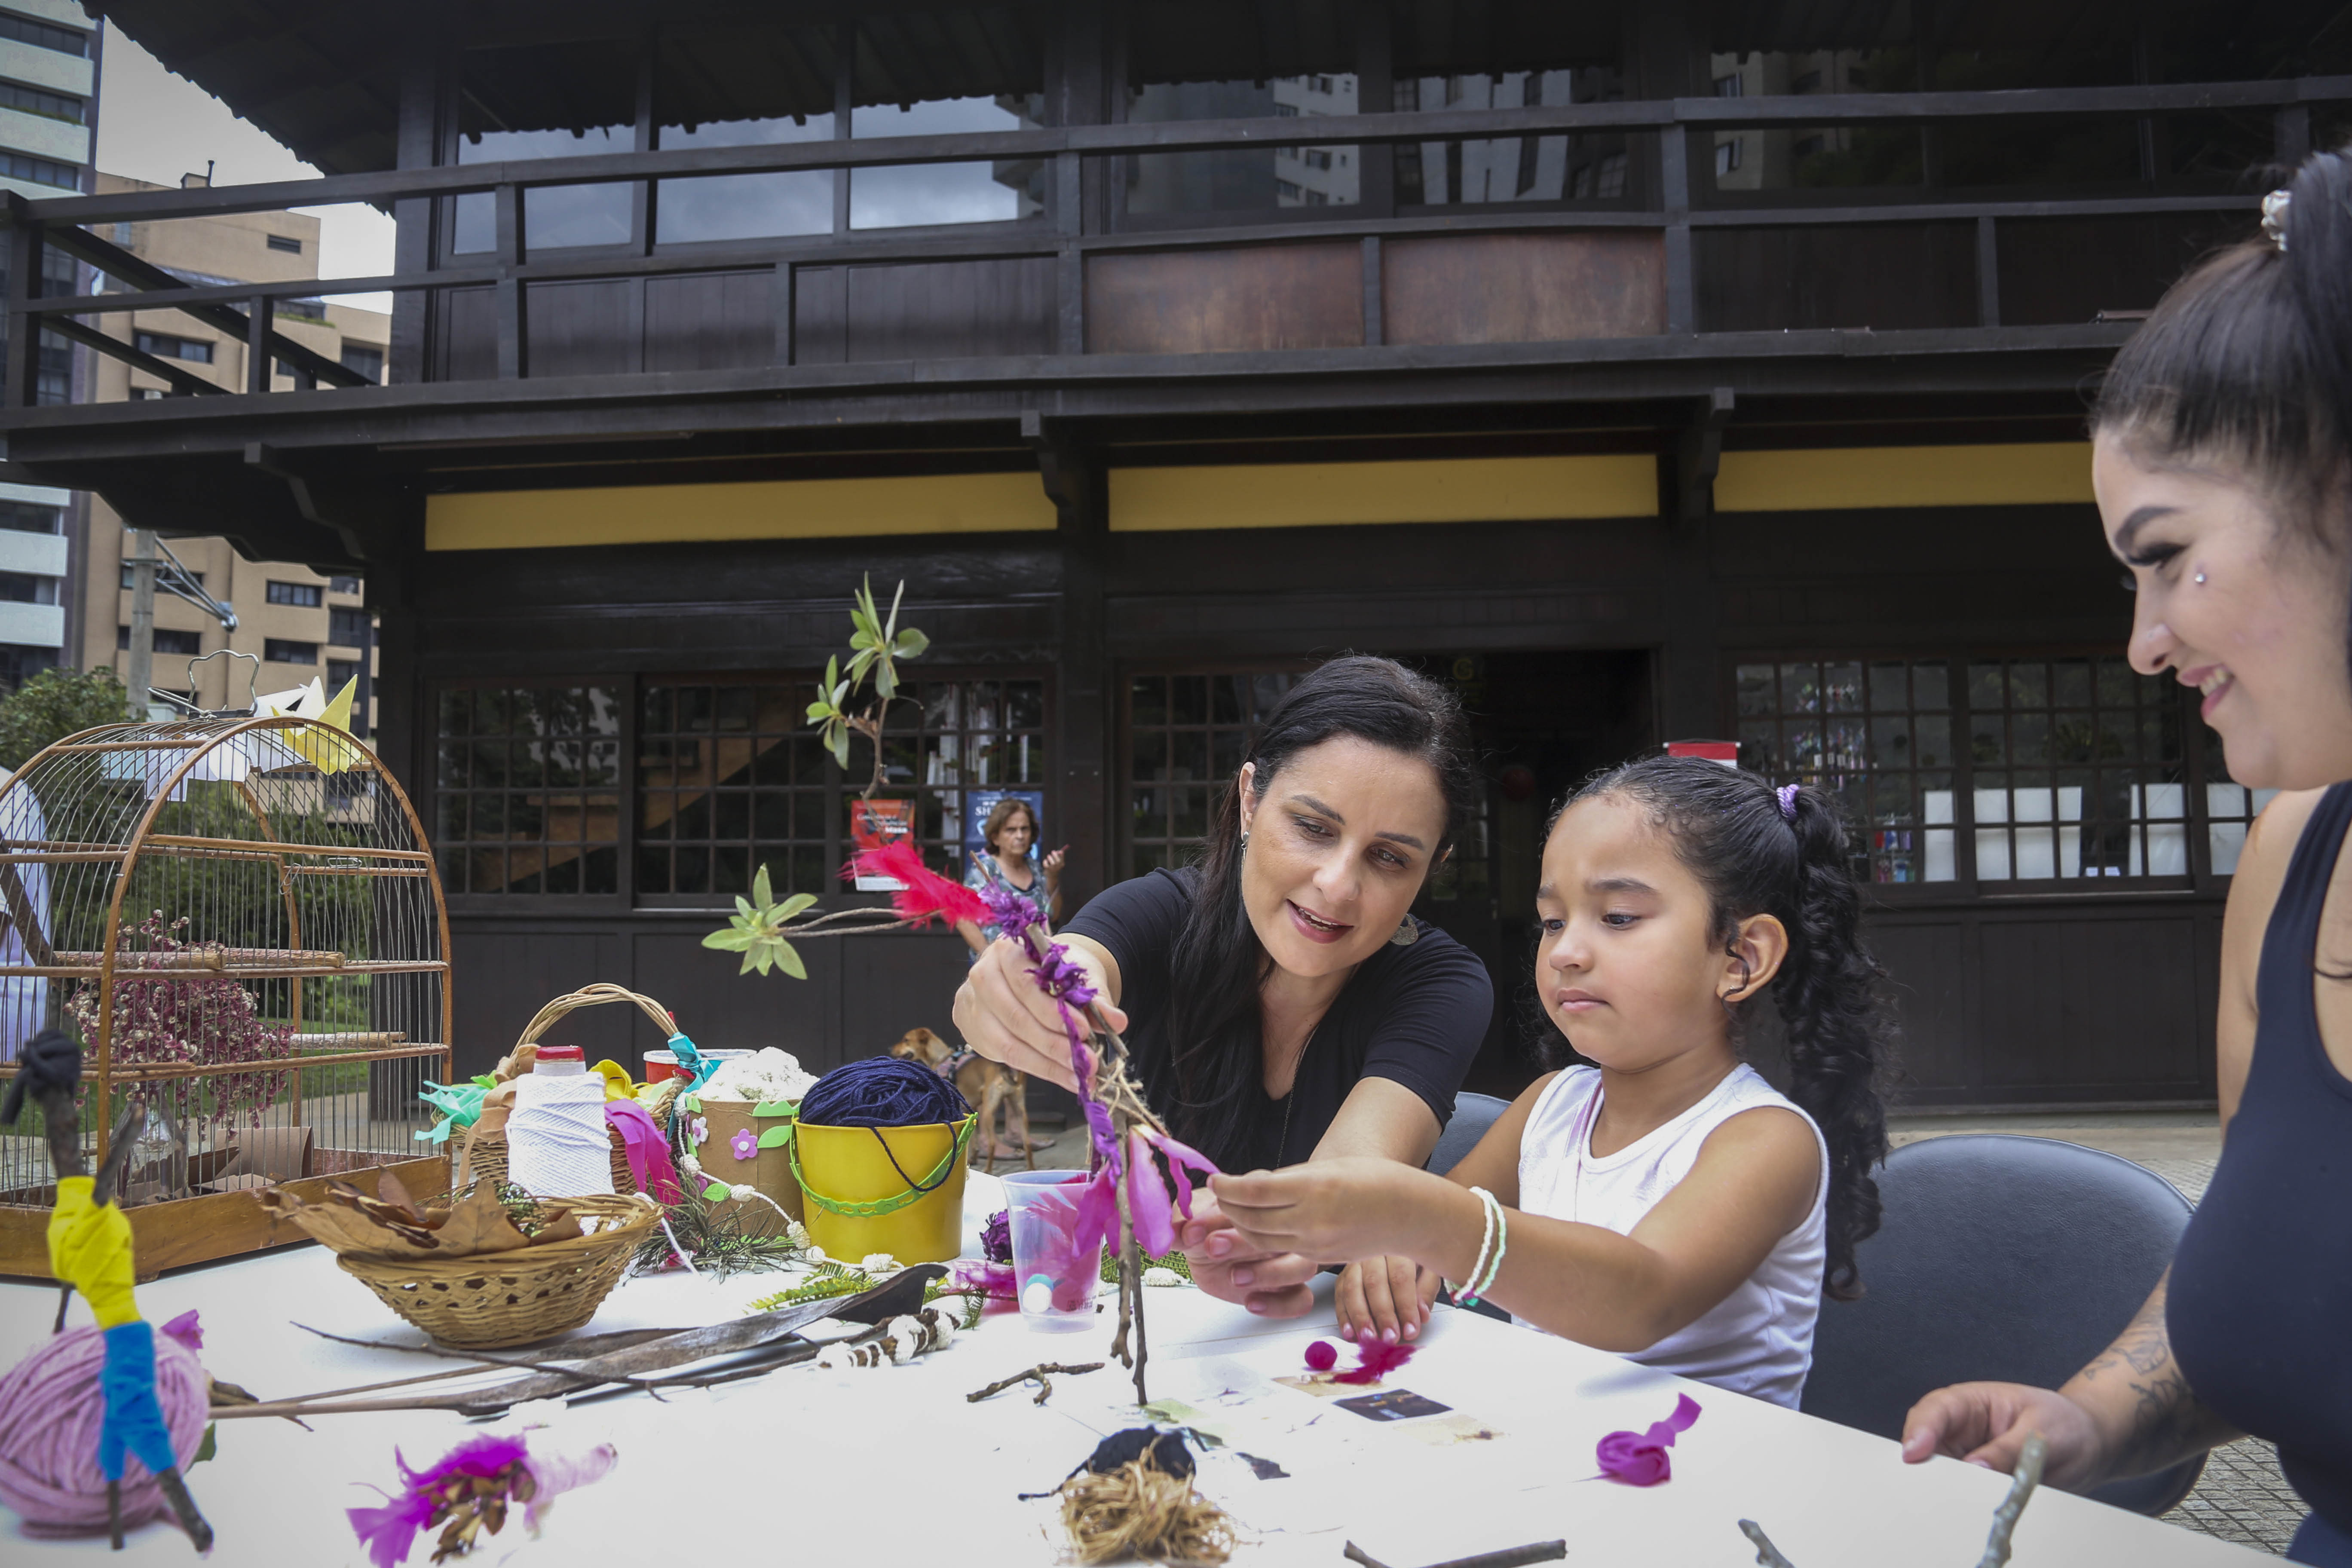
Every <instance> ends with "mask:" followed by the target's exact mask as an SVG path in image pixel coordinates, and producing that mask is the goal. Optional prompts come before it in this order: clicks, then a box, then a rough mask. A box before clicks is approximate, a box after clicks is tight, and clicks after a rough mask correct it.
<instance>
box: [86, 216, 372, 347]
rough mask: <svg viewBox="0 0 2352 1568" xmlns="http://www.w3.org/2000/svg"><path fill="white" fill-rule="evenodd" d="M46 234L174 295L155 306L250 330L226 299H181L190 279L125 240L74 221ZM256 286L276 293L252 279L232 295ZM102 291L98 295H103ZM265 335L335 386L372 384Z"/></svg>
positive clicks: (228, 331) (214, 325)
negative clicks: (113, 238) (141, 254)
mask: <svg viewBox="0 0 2352 1568" xmlns="http://www.w3.org/2000/svg"><path fill="white" fill-rule="evenodd" d="M43 235H44V237H45V238H46V240H47V243H48V244H50V245H53V246H55V247H58V249H59V250H62V251H64V252H65V253H66V254H67V255H68V256H70V257H72V258H74V259H75V260H77V261H86V262H88V263H89V265H90V266H92V267H95V268H98V269H99V270H100V271H101V272H103V273H105V274H106V275H107V276H108V277H110V278H120V279H123V280H124V281H125V282H128V283H136V284H137V285H139V287H140V288H141V289H144V290H146V291H147V292H149V293H152V294H163V295H167V296H172V298H171V299H170V300H169V302H168V303H166V304H163V305H159V306H156V307H154V308H155V309H158V310H184V311H186V312H187V313H188V314H189V315H190V316H193V317H194V318H195V319H196V320H197V321H202V322H203V323H204V324H205V326H207V327H210V328H211V329H212V330H213V331H216V332H219V333H221V334H222V335H223V336H225V337H231V338H242V337H244V336H245V335H246V334H247V330H248V326H249V323H248V322H247V321H246V319H245V317H244V316H243V315H242V314H240V313H239V312H237V311H236V310H231V309H229V308H228V306H227V305H226V303H218V302H215V303H206V302H204V301H201V300H189V301H187V302H186V303H183V302H182V301H181V300H179V299H178V298H177V296H178V295H180V294H182V293H184V292H186V291H188V285H186V284H185V283H183V282H182V281H180V279H177V278H174V277H173V276H172V275H171V274H170V273H169V272H166V271H164V270H163V268H160V267H157V266H155V265H154V264H153V263H152V262H148V261H144V260H142V259H141V258H138V257H136V256H133V255H132V254H131V252H129V251H127V250H125V249H123V248H122V247H121V246H118V245H114V244H110V243H109V242H108V241H106V240H103V239H100V238H99V237H98V236H96V235H94V234H92V233H90V232H89V230H88V229H86V228H79V227H76V226H73V225H71V224H67V225H62V226H50V227H47V228H45V229H44V230H43ZM314 291H315V288H314ZM257 292H258V293H259V294H260V295H261V296H262V297H263V298H272V297H275V295H274V291H273V290H270V289H256V287H255V286H254V285H252V284H243V285H238V286H236V287H235V288H233V289H231V291H230V295H229V297H230V298H233V299H240V298H251V297H252V296H253V295H255V294H256V293H257ZM103 297H104V296H100V298H103ZM266 341H267V342H268V344H269V349H270V352H271V353H275V354H276V355H278V358H280V359H282V360H284V361H285V362H286V363H288V364H290V365H292V366H294V367H295V368H296V369H298V370H306V371H309V372H310V374H312V375H315V376H317V377H318V378H319V379H320V381H323V382H325V383H327V384H329V385H331V386H365V385H367V384H368V378H367V377H365V376H363V375H362V374H359V372H357V371H355V370H351V369H347V368H346V367H345V366H343V365H342V364H341V363H339V362H337V361H335V360H331V359H329V358H328V357H327V356H326V355H324V354H322V353H318V352H317V351H315V350H313V349H310V348H309V347H307V346H305V345H304V344H301V343H298V342H295V341H294V340H293V339H292V338H289V337H286V336H284V335H283V334H281V333H279V332H278V331H269V332H268V336H267V340H266Z"/></svg>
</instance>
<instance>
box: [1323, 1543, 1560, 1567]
mask: <svg viewBox="0 0 2352 1568" xmlns="http://www.w3.org/2000/svg"><path fill="white" fill-rule="evenodd" d="M1340 1555H1341V1556H1343V1557H1345V1558H1347V1559H1348V1561H1349V1562H1350V1563H1362V1564H1363V1568H1388V1564H1386V1563H1382V1562H1381V1561H1380V1560H1379V1559H1378V1558H1376V1557H1373V1556H1371V1555H1370V1553H1368V1552H1365V1550H1364V1549H1363V1548H1362V1547H1360V1546H1359V1545H1357V1544H1356V1543H1355V1542H1352V1541H1350V1542H1348V1545H1347V1548H1346V1550H1345V1551H1343V1552H1341V1553H1340ZM1567 1555H1568V1542H1566V1541H1564V1540H1562V1541H1538V1542H1531V1543H1529V1544H1528V1545H1526V1546H1507V1547H1505V1548H1503V1550H1501V1551H1500V1552H1479V1553H1478V1554H1477V1555H1476V1556H1475V1557H1451V1558H1448V1559H1446V1560H1445V1561H1444V1562H1443V1563H1431V1564H1430V1565H1429V1568H1525V1565H1526V1564H1527V1563H1556V1562H1558V1561H1559V1559H1561V1558H1563V1557H1565V1556H1567Z"/></svg>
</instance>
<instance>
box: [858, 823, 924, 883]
mask: <svg viewBox="0 0 2352 1568" xmlns="http://www.w3.org/2000/svg"><path fill="white" fill-rule="evenodd" d="M914 831H915V803H914V802H913V801H911V800H853V801H851V802H850V803H849V843H850V848H851V849H852V850H853V851H854V852H856V853H857V854H860V855H863V854H865V853H866V851H867V850H869V849H879V848H881V847H884V846H885V845H890V844H896V843H898V842H899V841H900V840H901V839H904V838H906V837H909V836H911V835H912V834H913V833H914ZM906 885H907V884H906V883H904V882H901V881H900V880H898V878H896V877H869V876H866V875H865V874H863V873H860V874H859V876H858V878H857V890H858V891H859V892H861V893H895V892H898V891H899V890H901V889H904V888H905V887H906Z"/></svg>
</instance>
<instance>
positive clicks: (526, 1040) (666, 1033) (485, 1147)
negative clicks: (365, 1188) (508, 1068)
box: [464, 984, 677, 1193]
mask: <svg viewBox="0 0 2352 1568" xmlns="http://www.w3.org/2000/svg"><path fill="white" fill-rule="evenodd" d="M606 1002H634V1003H635V1004H636V1005H637V1007H638V1009H639V1010H640V1011H641V1012H643V1013H644V1014H645V1016H646V1017H648V1018H651V1019H652V1020H653V1021H654V1026H655V1027H656V1028H657V1029H659V1030H660V1031H661V1032H662V1037H663V1038H664V1039H667V1038H668V1037H670V1036H672V1035H674V1034H676V1033H677V1021H676V1020H675V1019H673V1018H672V1017H671V1016H670V1015H669V1011H668V1010H667V1008H665V1007H664V1006H663V1005H661V1004H660V1003H658V1002H656V1001H655V1000H654V999H653V998H652V997H650V996H641V995H639V994H637V993H635V992H634V991H630V990H625V989H624V988H623V987H621V986H618V985H604V984H597V985H583V986H582V987H581V988H580V989H579V990H577V991H574V992H572V994H570V995H568V996H558V997H557V998H556V999H555V1000H554V1001H552V1002H550V1003H549V1004H548V1005H546V1006H544V1007H541V1009H540V1010H539V1012H538V1014H537V1016H534V1017H533V1018H532V1019H531V1021H530V1023H528V1024H526V1025H524V1026H523V1031H522V1036H521V1037H520V1038H519V1039H518V1040H516V1041H515V1049H516V1050H520V1049H521V1048H522V1047H525V1046H535V1045H537V1044H538V1043H539V1037H541V1035H543V1034H545V1033H547V1031H548V1030H549V1029H550V1028H551V1027H553V1026H554V1025H555V1023H556V1021H557V1020H558V1019H560V1018H562V1017H564V1016H567V1015H569V1014H571V1013H573V1012H576V1011H578V1010H579V1009H580V1008H583V1007H595V1006H600V1005H603V1004H604V1003H606ZM512 1054H513V1053H512V1052H509V1055H512ZM605 1136H606V1137H607V1138H609V1139H610V1140H611V1141H612V1144H613V1190H614V1192H616V1193H635V1192H639V1191H642V1190H643V1189H642V1188H640V1187H639V1186H638V1185H637V1180H636V1177H635V1175H633V1174H632V1173H630V1170H629V1154H628V1147H627V1145H626V1144H625V1143H623V1142H621V1134H620V1133H619V1131H607V1132H606V1133H605ZM482 1176H488V1177H489V1178H490V1179H491V1180H493V1181H495V1182H498V1183H499V1184H504V1183H505V1181H506V1179H507V1137H506V1134H505V1133H503V1132H477V1133H475V1134H473V1135H471V1136H469V1137H468V1138H467V1141H466V1169H465V1172H464V1179H465V1182H466V1183H467V1184H471V1183H472V1182H473V1181H475V1180H476V1179H478V1178H479V1177H482Z"/></svg>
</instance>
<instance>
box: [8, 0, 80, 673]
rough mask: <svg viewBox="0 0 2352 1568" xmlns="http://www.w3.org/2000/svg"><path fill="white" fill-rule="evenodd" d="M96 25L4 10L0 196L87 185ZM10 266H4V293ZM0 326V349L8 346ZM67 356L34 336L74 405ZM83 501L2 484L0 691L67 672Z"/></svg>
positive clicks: (52, 5)
mask: <svg viewBox="0 0 2352 1568" xmlns="http://www.w3.org/2000/svg"><path fill="white" fill-rule="evenodd" d="M98 57H99V35H98V25H97V23H96V22H94V21H92V20H91V19H90V18H89V16H84V15H83V14H82V10H81V7H80V6H79V5H70V4H67V3H66V0H9V4H8V8H7V9H6V10H5V11H0V189H5V190H8V191H10V192H13V193H14V194H16V195H21V196H29V197H33V198H35V199H38V198H41V197H45V196H58V195H72V194H74V193H76V192H79V191H85V190H87V189H89V167H90V153H91V148H92V144H93V142H94V139H95V137H96V135H97V129H98V127H97V121H98V114H97V104H98V67H99V59H98ZM42 271H43V291H44V292H52V293H58V292H69V291H70V290H71V289H72V287H73V284H74V281H75V268H74V263H73V260H72V259H71V258H68V257H67V256H65V255H63V254H61V253H59V252H56V251H50V252H47V255H46V258H45V261H44V266H43V268H42ZM6 278H7V258H5V256H0V288H5V286H6ZM5 330H6V329H5V322H0V342H5ZM73 372H74V352H73V349H72V347H71V346H70V345H69V344H68V342H66V340H65V339H63V338H61V337H58V336H57V335H55V334H54V333H48V332H44V333H43V334H42V335H41V351H40V368H39V395H40V401H41V402H43V403H65V402H68V401H69V400H70V399H71V396H72V384H73ZM80 501H81V498H80V496H79V494H78V493H77V492H75V491H72V490H64V489H51V488H50V487H48V486H46V485H26V484H0V689H11V688H14V687H15V686H16V685H17V684H18V683H20V682H21V681H23V680H24V679H26V677H27V676H30V675H32V674H34V673H36V672H37V671H39V670H43V669H47V668H52V667H53V666H56V665H58V664H61V663H67V662H69V659H68V654H67V648H68V641H69V638H70V633H71V629H70V628H69V627H68V624H67V617H68V611H69V610H70V609H71V607H72V598H73V595H72V591H71V589H70V587H69V584H70V582H71V576H72V574H71V571H70V553H71V548H72V540H73V538H74V536H75V534H76V532H77V531H78V530H77V524H78V521H79V513H80Z"/></svg>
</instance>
